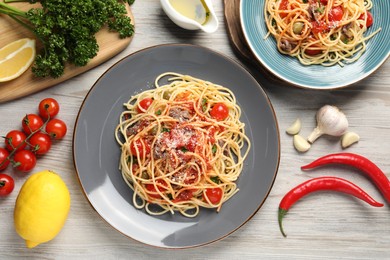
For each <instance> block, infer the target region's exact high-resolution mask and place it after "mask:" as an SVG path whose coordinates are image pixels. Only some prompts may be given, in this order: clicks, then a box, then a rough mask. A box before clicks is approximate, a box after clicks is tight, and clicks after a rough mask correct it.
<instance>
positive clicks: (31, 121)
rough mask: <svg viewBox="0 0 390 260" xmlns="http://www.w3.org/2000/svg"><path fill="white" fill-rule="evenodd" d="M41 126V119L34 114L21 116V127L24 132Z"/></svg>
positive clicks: (29, 132) (28, 132)
mask: <svg viewBox="0 0 390 260" xmlns="http://www.w3.org/2000/svg"><path fill="white" fill-rule="evenodd" d="M42 126H43V120H42V118H41V117H40V116H38V115H36V114H28V115H26V116H25V117H23V120H22V127H23V131H24V132H25V133H26V134H28V135H29V134H31V133H32V132H35V131H37V130H38V129H39V128H41V127H42Z"/></svg>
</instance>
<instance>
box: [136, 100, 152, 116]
mask: <svg viewBox="0 0 390 260" xmlns="http://www.w3.org/2000/svg"><path fill="white" fill-rule="evenodd" d="M152 103H153V99H152V98H144V99H142V100H141V101H140V102H139V103H138V106H137V111H138V113H144V112H145V111H146V110H148V108H149V107H150V105H151V104H152Z"/></svg>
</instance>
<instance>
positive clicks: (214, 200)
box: [206, 188, 223, 205]
mask: <svg viewBox="0 0 390 260" xmlns="http://www.w3.org/2000/svg"><path fill="white" fill-rule="evenodd" d="M222 195H223V191H222V189H221V188H208V189H206V196H207V198H208V200H209V201H210V202H211V204H214V205H216V204H218V203H219V202H220V201H221V199H222Z"/></svg>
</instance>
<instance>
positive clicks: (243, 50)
mask: <svg viewBox="0 0 390 260" xmlns="http://www.w3.org/2000/svg"><path fill="white" fill-rule="evenodd" d="M240 2H241V0H224V8H225V10H224V15H225V23H226V29H227V32H228V35H229V39H230V42H231V44H232V47H233V49H234V51H235V52H236V53H237V54H238V55H239V56H240V58H241V59H242V60H243V61H245V62H246V63H248V64H249V65H252V67H254V68H255V69H256V70H259V71H260V72H262V74H263V75H265V76H267V77H268V78H269V79H270V80H272V81H275V82H280V79H278V78H276V77H275V76H274V75H273V74H272V73H270V72H269V71H268V70H267V69H266V68H265V67H264V66H263V65H261V64H260V62H258V60H257V58H256V57H255V55H254V54H253V53H252V51H251V50H250V48H249V46H248V44H247V42H246V40H245V36H244V32H243V30H242V27H241V21H240Z"/></svg>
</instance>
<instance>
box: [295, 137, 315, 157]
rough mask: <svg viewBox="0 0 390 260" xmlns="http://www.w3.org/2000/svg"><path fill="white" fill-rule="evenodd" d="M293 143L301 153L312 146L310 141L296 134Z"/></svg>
mask: <svg viewBox="0 0 390 260" xmlns="http://www.w3.org/2000/svg"><path fill="white" fill-rule="evenodd" d="M293 143H294V147H295V149H296V150H297V151H298V152H301V153H304V152H306V151H308V150H309V149H310V147H311V145H310V143H309V142H308V141H307V140H306V139H305V138H303V137H302V136H300V135H294V138H293Z"/></svg>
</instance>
